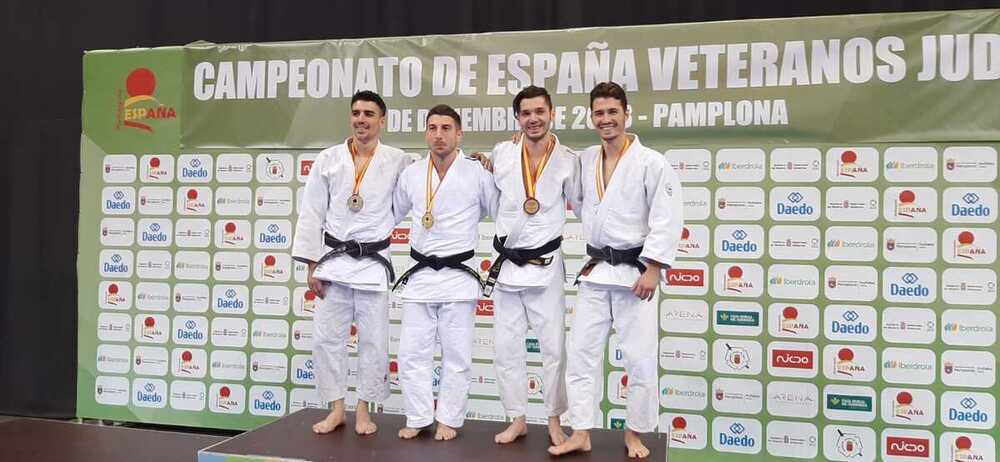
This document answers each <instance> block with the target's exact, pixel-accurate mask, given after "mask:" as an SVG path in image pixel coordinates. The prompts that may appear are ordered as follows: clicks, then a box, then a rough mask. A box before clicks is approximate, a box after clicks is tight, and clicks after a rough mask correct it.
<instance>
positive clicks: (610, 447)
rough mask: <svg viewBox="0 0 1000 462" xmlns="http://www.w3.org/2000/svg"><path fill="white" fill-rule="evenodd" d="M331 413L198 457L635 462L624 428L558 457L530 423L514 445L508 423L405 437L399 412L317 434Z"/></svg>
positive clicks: (257, 461) (317, 412) (294, 418)
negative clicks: (361, 428)
mask: <svg viewBox="0 0 1000 462" xmlns="http://www.w3.org/2000/svg"><path fill="white" fill-rule="evenodd" d="M326 414H327V411H326V410H322V409H303V410H300V411H298V412H296V413H294V414H291V415H289V416H286V417H284V418H282V419H280V420H277V421H275V422H272V423H270V424H268V425H265V426H262V427H260V428H258V429H256V430H253V431H249V432H246V433H243V434H241V435H239V436H236V437H233V438H231V439H228V440H226V441H223V442H221V443H218V444H215V445H213V446H210V447H206V448H205V449H202V450H201V451H199V452H198V461H199V462H223V461H225V462H236V461H240V462H251V461H252V462H263V461H275V462H279V461H280V462H292V461H295V462H299V461H310V462H320V461H336V462H347V461H350V462H355V461H359V462H360V461H365V462H368V461H371V462H377V461H392V462H427V461H430V462H459V461H470V460H474V461H476V462H493V461H496V462H501V461H503V462H509V461H517V462H534V461H553V460H558V461H566V462H577V461H602V462H610V461H619V460H620V461H627V460H631V461H635V460H637V459H629V458H628V454H626V452H625V445H624V443H623V442H622V433H621V432H620V431H609V430H595V431H593V432H591V442H592V446H593V450H592V451H591V452H586V453H575V454H568V455H565V456H561V457H553V456H551V455H549V453H548V452H547V451H546V450H547V449H548V447H549V437H548V432H546V431H545V428H544V427H542V426H539V425H531V426H530V431H529V433H528V435H527V436H525V437H522V438H520V439H518V440H517V441H516V442H514V443H511V444H505V445H500V444H496V443H495V442H493V436H494V435H495V434H496V433H498V432H500V431H503V429H504V428H506V426H507V424H506V423H501V422H484V421H477V420H466V421H465V426H463V427H462V428H461V429H460V430H459V435H458V437H457V438H455V439H454V440H451V441H435V440H434V432H433V427H431V429H430V431H428V430H425V431H423V432H422V433H421V434H420V436H418V437H417V438H415V439H413V440H401V439H399V437H398V436H397V431H398V430H399V428H400V427H402V426H403V424H404V422H405V418H404V417H403V416H399V415H386V414H378V415H376V416H375V418H376V423H378V425H379V431H378V432H377V433H376V434H374V435H368V436H359V435H357V434H355V433H354V415H353V413H348V419H347V424H346V425H345V426H343V427H340V428H338V429H337V430H336V431H334V432H333V433H330V434H326V435H316V434H314V433H313V432H312V425H313V424H314V423H316V422H317V421H319V420H321V419H322V418H323V417H324V416H325V415H326ZM643 441H644V442H645V443H646V446H647V447H649V449H650V455H649V457H648V458H646V459H642V460H645V461H656V462H662V461H665V460H666V444H667V441H668V440H667V438H666V437H665V436H664V435H662V434H659V433H656V434H649V435H646V436H645V437H644V438H643Z"/></svg>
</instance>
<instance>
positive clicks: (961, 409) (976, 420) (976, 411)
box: [941, 391, 997, 430]
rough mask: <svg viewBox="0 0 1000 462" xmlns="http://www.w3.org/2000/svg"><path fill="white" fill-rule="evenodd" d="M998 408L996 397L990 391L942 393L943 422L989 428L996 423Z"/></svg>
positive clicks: (955, 426)
mask: <svg viewBox="0 0 1000 462" xmlns="http://www.w3.org/2000/svg"><path fill="white" fill-rule="evenodd" d="M996 408H997V406H996V398H994V397H993V395H990V394H989V393H973V392H958V391H946V392H944V394H942V395H941V423H943V424H944V425H945V426H946V427H953V428H973V429H979V430H989V429H991V428H993V426H994V425H995V424H996V410H997V409H996Z"/></svg>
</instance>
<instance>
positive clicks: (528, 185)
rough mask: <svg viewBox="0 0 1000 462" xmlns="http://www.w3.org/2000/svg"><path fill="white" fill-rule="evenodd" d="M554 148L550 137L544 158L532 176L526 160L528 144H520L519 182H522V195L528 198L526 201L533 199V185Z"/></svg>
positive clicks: (547, 162)
mask: <svg viewBox="0 0 1000 462" xmlns="http://www.w3.org/2000/svg"><path fill="white" fill-rule="evenodd" d="M555 147H556V143H555V140H554V139H552V137H551V136H550V137H549V144H548V146H546V147H545V157H542V161H541V162H539V163H538V169H537V170H535V174H534V175H532V174H531V162H530V161H529V160H528V143H523V144H521V180H523V182H524V195H525V196H528V199H532V198H534V197H535V184H536V183H538V179H539V178H541V176H542V171H543V170H545V166H546V165H548V164H549V156H551V155H552V150H554V149H555Z"/></svg>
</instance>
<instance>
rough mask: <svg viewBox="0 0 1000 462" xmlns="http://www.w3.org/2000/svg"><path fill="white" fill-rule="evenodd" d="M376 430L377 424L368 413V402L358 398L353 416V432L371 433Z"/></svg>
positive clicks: (360, 433)
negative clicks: (356, 408)
mask: <svg viewBox="0 0 1000 462" xmlns="http://www.w3.org/2000/svg"><path fill="white" fill-rule="evenodd" d="M377 431H378V426H377V425H375V422H372V416H371V414H369V413H368V402H366V401H362V400H358V410H357V412H356V413H355V416H354V432H355V433H357V434H359V435H371V434H372V433H375V432H377Z"/></svg>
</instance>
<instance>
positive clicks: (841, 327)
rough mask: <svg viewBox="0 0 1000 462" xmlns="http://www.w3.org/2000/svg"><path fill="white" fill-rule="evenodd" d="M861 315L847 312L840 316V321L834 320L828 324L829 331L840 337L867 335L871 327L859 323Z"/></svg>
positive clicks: (850, 311) (851, 311)
mask: <svg viewBox="0 0 1000 462" xmlns="http://www.w3.org/2000/svg"><path fill="white" fill-rule="evenodd" d="M860 319H861V315H860V314H858V312H857V311H854V310H851V309H849V310H847V311H844V313H843V314H842V315H841V319H840V320H838V319H834V320H833V321H831V323H830V330H831V331H832V332H833V333H834V334H842V335H868V334H869V333H870V332H871V326H869V325H868V324H866V323H865V322H863V321H860Z"/></svg>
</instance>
